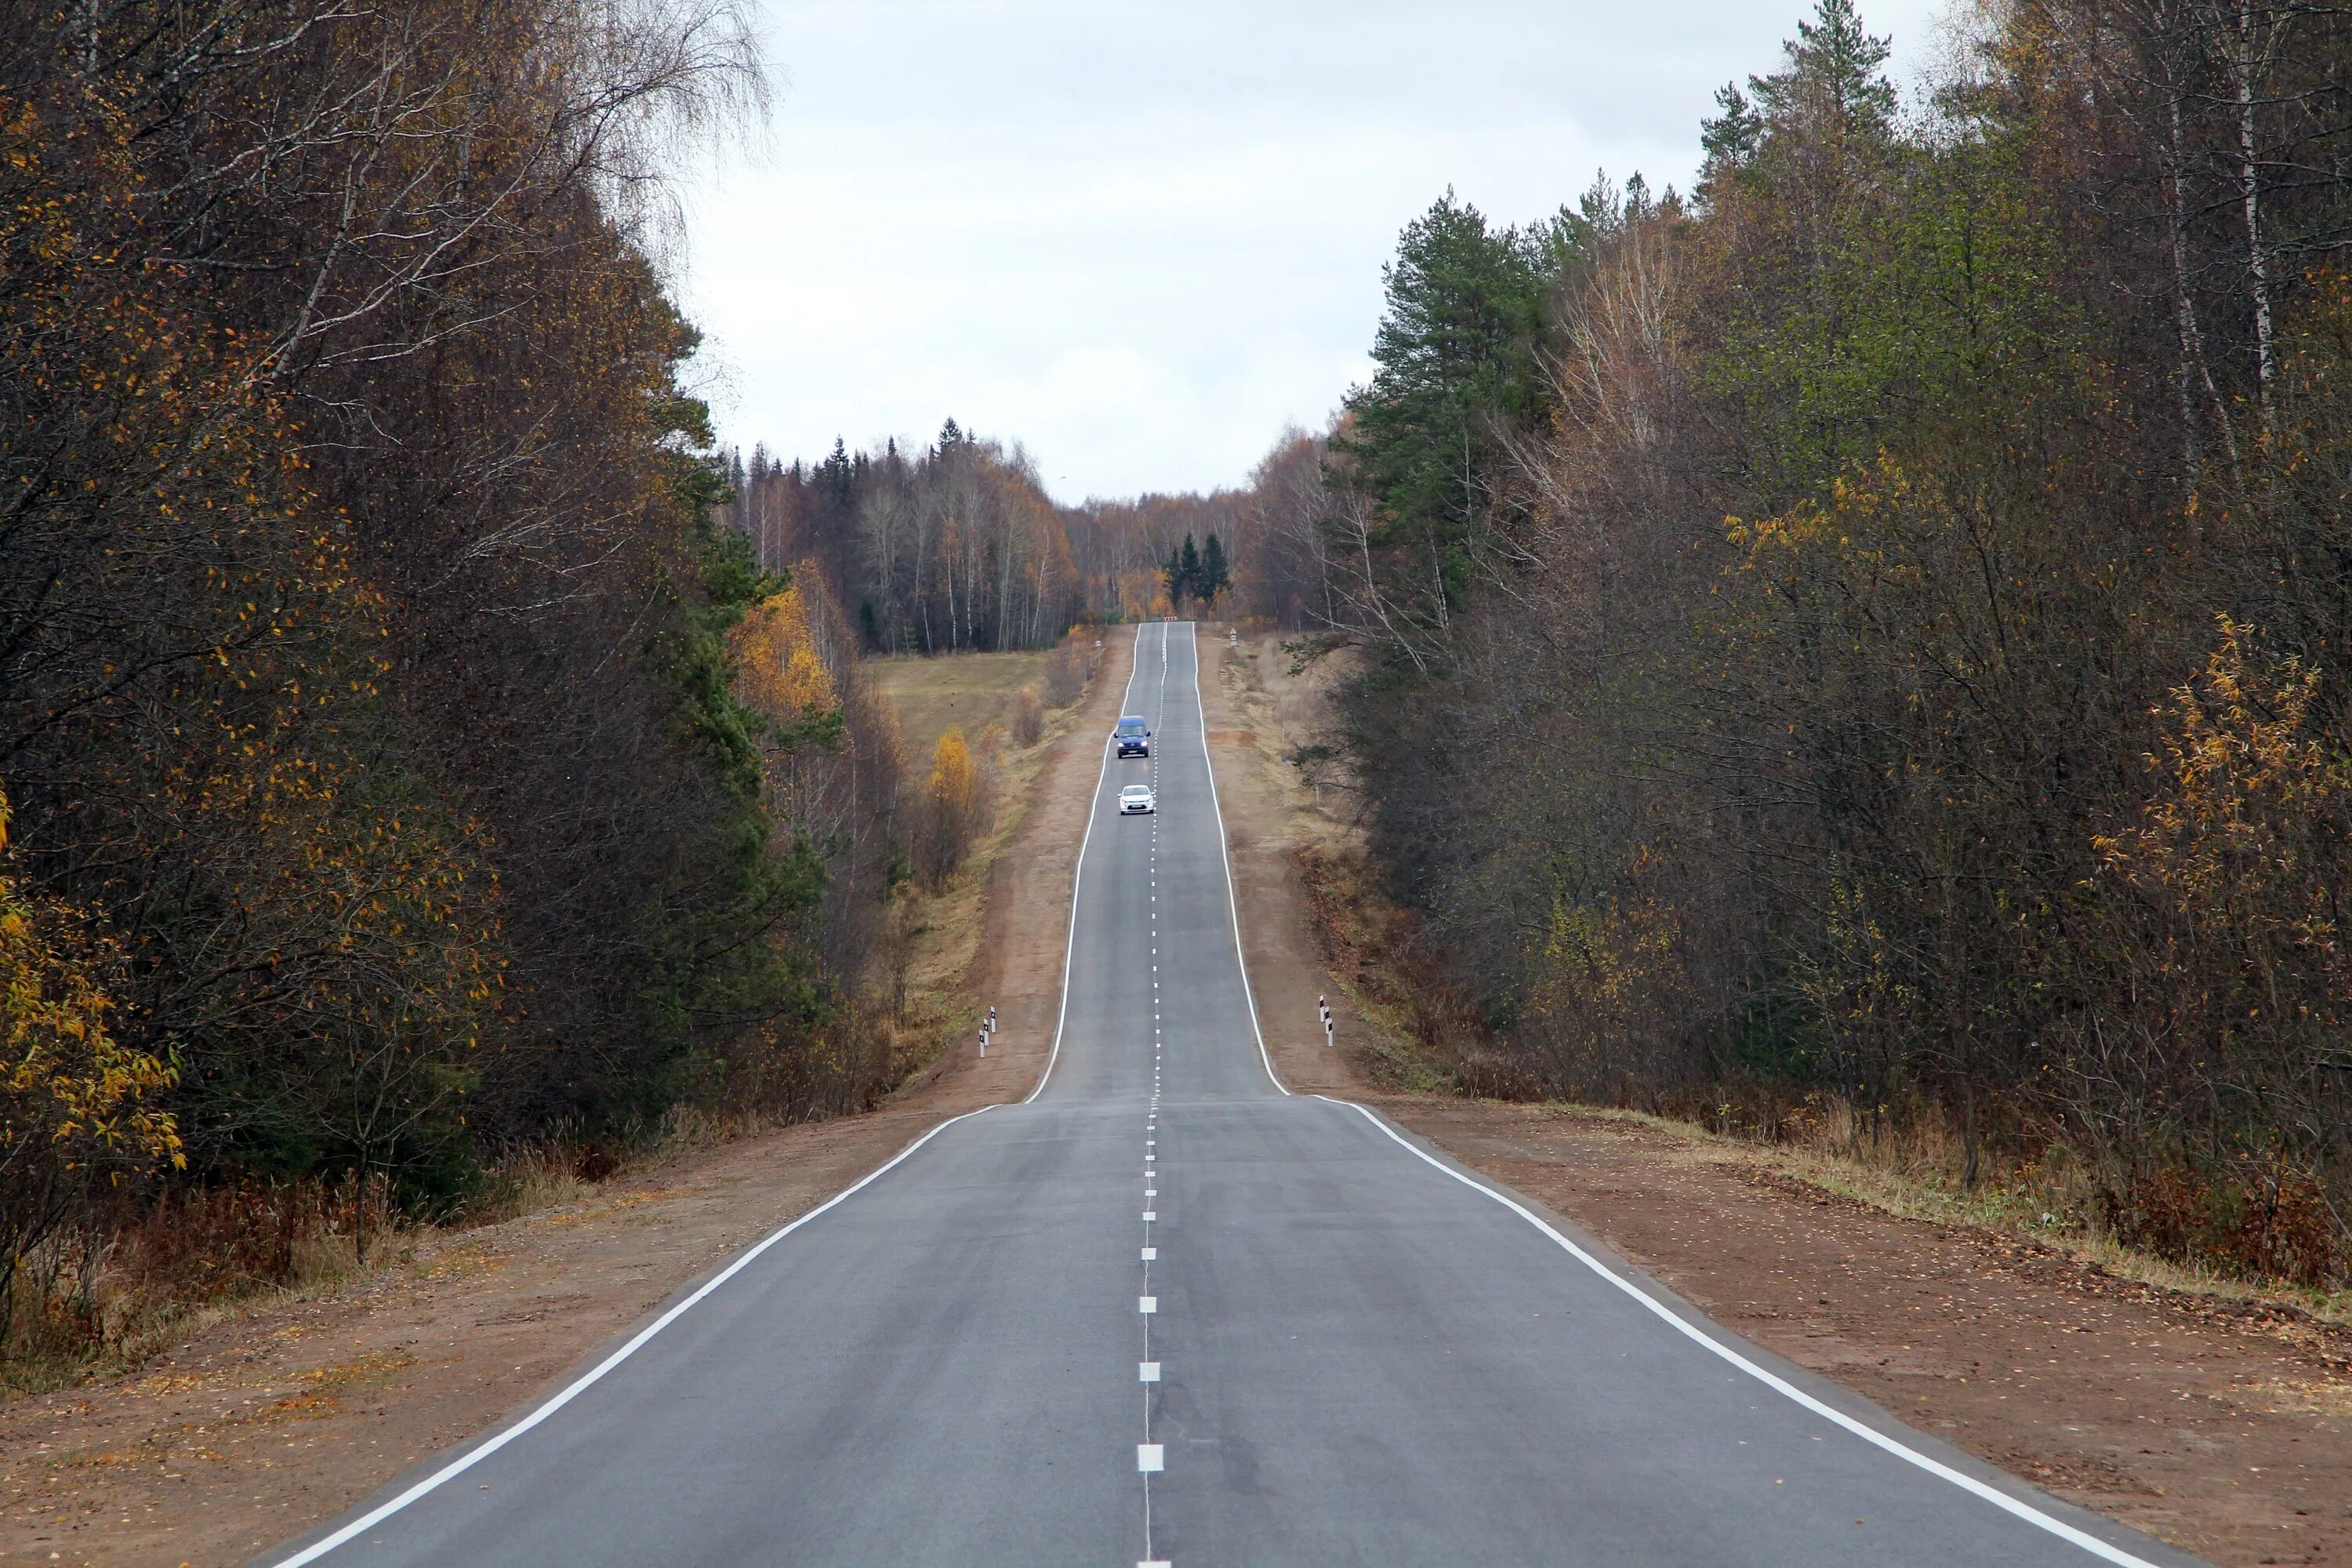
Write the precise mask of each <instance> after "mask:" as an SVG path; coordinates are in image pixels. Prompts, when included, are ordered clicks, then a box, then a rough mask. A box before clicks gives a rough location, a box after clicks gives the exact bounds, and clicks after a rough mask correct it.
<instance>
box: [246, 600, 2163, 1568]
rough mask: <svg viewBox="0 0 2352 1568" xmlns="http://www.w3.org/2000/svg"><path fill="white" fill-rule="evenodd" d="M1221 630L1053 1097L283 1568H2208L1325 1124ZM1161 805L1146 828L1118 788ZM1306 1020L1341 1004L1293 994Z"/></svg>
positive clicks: (1148, 673) (663, 1326)
mask: <svg viewBox="0 0 2352 1568" xmlns="http://www.w3.org/2000/svg"><path fill="white" fill-rule="evenodd" d="M1194 668H1195V665H1194V650H1193V645H1192V628H1191V627H1190V626H1147V627H1145V628H1143V629H1142V631H1141V632H1140V633H1139V637H1138V652H1137V659H1136V668H1135V671H1134V677H1133V679H1132V681H1131V684H1130V686H1129V693H1128V698H1127V703H1126V711H1128V712H1131V713H1142V714H1144V715H1146V716H1147V717H1149V718H1150V720H1151V721H1152V729H1153V731H1154V737H1153V741H1154V743H1153V756H1152V758H1151V759H1150V761H1149V762H1148V763H1147V762H1141V761H1129V762H1123V763H1122V762H1113V761H1109V760H1108V758H1107V759H1106V761H1105V763H1104V768H1103V776H1102V781H1101V784H1100V785H1099V787H1098V788H1097V791H1096V795H1095V801H1094V807H1093V810H1094V817H1093V820H1092V823H1091V825H1090V826H1089V827H1088V830H1087V833H1088V837H1087V844H1086V847H1085V850H1084V851H1083V854H1082V856H1081V862H1080V871H1079V879H1078V888H1077V892H1076V909H1075V912H1074V918H1073V921H1072V931H1071V939H1070V952H1069V962H1068V973H1067V978H1066V995H1065V1000H1064V1019H1063V1026H1062V1028H1061V1031H1060V1034H1059V1037H1058V1041H1057V1044H1056V1047H1055V1057H1054V1061H1053V1065H1052V1067H1051V1068H1049V1070H1048V1073H1047V1076H1046V1079H1045V1082H1044V1084H1043V1085H1042V1086H1041V1088H1040V1089H1039V1091H1038V1092H1037V1094H1036V1095H1035V1096H1034V1097H1033V1098H1032V1099H1031V1100H1029V1101H1028V1102H1026V1103H1024V1104H1022V1105H1018V1106H1006V1107H998V1108H995V1109H992V1110H987V1111H982V1112H979V1113H976V1114H974V1115H971V1116H968V1117H963V1118H961V1119H959V1120H957V1121H952V1122H950V1123H948V1124H946V1125H945V1126H944V1127H943V1128H941V1129H940V1130H938V1131H935V1132H934V1133H933V1134H932V1135H930V1136H929V1138H927V1139H926V1140H924V1141H923V1142H920V1143H919V1145H917V1146H916V1147H914V1148H913V1149H912V1150H910V1151H909V1152H908V1153H906V1154H904V1155H902V1156H901V1157H900V1158H899V1159H898V1161H897V1162H896V1163H893V1164H892V1165H890V1166H887V1167H885V1168H884V1169H883V1170H882V1171H880V1172H878V1173H877V1174H876V1175H875V1176H873V1177H870V1178H868V1179H867V1181H866V1182H865V1183H863V1184H860V1185H859V1186H857V1187H855V1188H852V1189H851V1190H850V1191H849V1192H848V1193H847V1194H844V1195H843V1196H842V1197H840V1198H838V1199H836V1200H835V1201H834V1203H833V1204H831V1205H827V1206H825V1207H824V1208H821V1209H820V1210H818V1211H817V1212H815V1213H814V1214H812V1215H809V1216H807V1217H805V1218H803V1220H801V1221H799V1222H796V1223H795V1224H794V1225H793V1226H788V1227H787V1228H786V1229H785V1230H783V1231H780V1232H778V1233H777V1235H776V1236H774V1237H770V1238H768V1240H767V1241H765V1242H763V1243H761V1247H759V1248H755V1249H754V1250H753V1251H752V1252H751V1253H748V1254H746V1255H745V1256H744V1257H743V1258H739V1259H737V1260H736V1261H735V1262H734V1263H733V1264H731V1265H730V1267H729V1268H728V1269H726V1270H722V1271H721V1272H720V1273H719V1275H718V1276H716V1277H714V1278H713V1279H710V1280H707V1281H705V1282H703V1283H702V1284H701V1285H700V1286H698V1288H697V1289H695V1290H694V1291H692V1292H689V1293H688V1295H686V1296H685V1297H683V1298H682V1299H681V1300H679V1301H678V1302H677V1303H675V1304H673V1305H672V1306H671V1307H670V1308H669V1309H668V1310H667V1312H666V1313H665V1314H664V1315H663V1316H662V1317H661V1318H659V1319H657V1320H656V1321H655V1322H653V1323H652V1324H649V1325H647V1326H646V1328H645V1329H643V1330H641V1331H638V1332H637V1334H635V1336H633V1337H632V1338H631V1339H629V1340H627V1341H625V1342H622V1343H619V1344H616V1345H615V1346H614V1347H613V1348H612V1349H611V1350H610V1351H608V1352H605V1353H604V1355H602V1356H600V1357H599V1358H598V1360H597V1361H596V1362H594V1363H591V1364H590V1365H588V1366H586V1367H583V1369H582V1372H581V1374H580V1377H579V1379H578V1380H577V1381H575V1382H573V1383H572V1384H569V1385H568V1386H567V1387H566V1388H565V1389H564V1390H563V1391H562V1392H561V1393H559V1394H556V1395H555V1396H554V1397H553V1398H552V1399H551V1401H549V1402H548V1403H546V1404H543V1405H540V1406H537V1407H535V1408H534V1409H532V1410H530V1411H526V1412H524V1413H522V1414H521V1415H520V1416H519V1417H518V1418H517V1420H516V1421H515V1422H513V1423H511V1424H509V1426H506V1427H504V1428H502V1429H501V1430H499V1431H498V1432H496V1433H493V1434H490V1435H488V1436H486V1437H484V1438H483V1439H481V1440H479V1441H478V1442H476V1443H474V1444H471V1445H468V1446H467V1447H465V1448H461V1449H458V1450H456V1451H454V1452H453V1453H451V1454H449V1455H446V1456H444V1457H443V1458H438V1459H436V1460H434V1461H432V1462H430V1463H429V1464H427V1465H425V1466H424V1467H421V1468H419V1469H418V1470H416V1471H415V1472H414V1473H413V1474H411V1475H410V1476H407V1477H404V1478H403V1479H401V1480H399V1481H396V1482H394V1484H393V1485H392V1486H391V1487H389V1488H387V1489H385V1490H384V1491H383V1493H382V1494H380V1495H379V1496H378V1497H377V1498H376V1499H374V1500H372V1501H371V1502H370V1503H369V1504H367V1505H365V1506H363V1507H362V1509H360V1510H355V1512H354V1513H353V1514H352V1515H351V1516H349V1517H348V1518H346V1519H345V1520H342V1521H336V1522H335V1523H334V1524H332V1525H330V1526H327V1527H324V1528H322V1529H321V1530H320V1531H317V1532H315V1533H314V1534H313V1535H312V1536H310V1537H308V1538H305V1540H304V1541H302V1542H294V1543H290V1544H289V1546H287V1547H283V1548H280V1549H278V1551H275V1552H271V1553H269V1554H268V1556H267V1557H266V1558H264V1559H263V1561H264V1562H268V1563H285V1564H295V1563H309V1562H314V1561H321V1560H323V1561H325V1562H328V1563H333V1564H343V1563H351V1564H355V1565H356V1564H370V1565H377V1564H420V1565H421V1564H435V1565H441V1564H468V1565H482V1568H490V1565H500V1564H513V1565H519V1568H520V1565H530V1568H555V1565H559V1564H561V1565H564V1568H588V1565H602V1564H614V1565H619V1564H630V1565H636V1564H644V1563H664V1564H691V1565H701V1564H710V1565H718V1564H729V1565H732V1564H810V1565H832V1564H860V1565H873V1568H904V1565H908V1564H932V1563H938V1564H971V1563H980V1564H1055V1565H1059V1564H1071V1565H1074V1568H1075V1565H1081V1564H1083V1565H1088V1568H1123V1565H1124V1564H1127V1563H1147V1562H1154V1561H1157V1562H1167V1563H1173V1564H1177V1565H1180V1568H1208V1565H1219V1568H1223V1565H1241V1564H1255V1565H1272V1564H1318V1565H1320V1564H1339V1563H1365V1564H1374V1563H1377V1564H1381V1565H1383V1568H1386V1565H1391V1564H1398V1563H1407V1564H1520V1563H1525V1564H1569V1563H1573V1564H1604V1563H1606V1564H1616V1563H1623V1564H1640V1565H1643V1568H1659V1565H1678V1564H1688V1565H1694V1568H1696V1565H1702V1564H1705V1565H1717V1564H1725V1565H1728V1564H1759V1565H1762V1564H1772V1565H1790V1564H1805V1565H1829V1564H1856V1565H1861V1564H1872V1565H1877V1564H1891V1563H1916V1564H1923V1565H1927V1564H1933V1565H1936V1568H1956V1565H1961V1564H2026V1563H2032V1564H2062V1563H2063V1564H2074V1563H2100V1562H2105V1563H2125V1564H2129V1563H2140V1562H2147V1563H2186V1562H2189V1561H2190V1560H2189V1559H2188V1558H2186V1557H2184V1556H2182V1555H2180V1554H2179V1553H2177V1552H2170V1551H2168V1550H2167V1549H2165V1548H2163V1547H2160V1546H2158V1545H2156V1544H2155V1543H2153V1542H2148V1541H2147V1540H2146V1539H2145V1538H2143V1537H2139V1536H2136V1535H2134V1534H2133V1533H2131V1532H2130V1531H2125V1530H2122V1529H2120V1528H2118V1527H2116V1526H2115V1525H2112V1524H2110V1523H2107V1522H2105V1521H2101V1520H2098V1519H2095V1517H2093V1516H2091V1515H2088V1514H2085V1513H2082V1512H2080V1511H2078V1510H2074V1509H2071V1508H2068V1507H2066V1506H2065V1505H2063V1504H2062V1503H2059V1502H2056V1501H2054V1500H2052V1499H2050V1498H2047V1497H2045V1496H2043V1495H2042V1494H2041V1493H2039V1492H2036V1491H2034V1490H2033V1489H2031V1488H2028V1487H2026V1486H2024V1485H2023V1484H2022V1483H2021V1482H2018V1481H2015V1480H2013V1479H2009V1478H2007V1477H2003V1476H2000V1475H1999V1474H1998V1473H1997V1472H1994V1471H1991V1470H1989V1469H1987V1468H1984V1467H1982V1466H1980V1465H1978V1464H1977V1463H1975V1462H1974V1461H1972V1460H1969V1459H1967V1458H1963V1457H1962V1456H1960V1455H1958V1454H1957V1453H1956V1452H1954V1451H1952V1450H1949V1449H1948V1448H1945V1447H1941V1446H1939V1445H1937V1444H1936V1443H1934V1442H1933V1441H1932V1440H1930V1439H1928V1438H1927V1437H1924V1436H1920V1435H1918V1434H1916V1433H1913V1432H1911V1431H1909V1430H1908V1429H1907V1428H1905V1427H1903V1426H1900V1425H1899V1424H1897V1423H1895V1421H1893V1420H1892V1419H1891V1418H1889V1417H1887V1416H1886V1415H1884V1414H1883V1413H1881V1412H1879V1411H1877V1410H1875V1409H1874V1407H1872V1406H1870V1405H1866V1404H1864V1402H1862V1401H1859V1400H1857V1399H1854V1398H1853V1397H1852V1396H1851V1395H1848V1394H1844V1393H1843V1392H1841V1391H1839V1390H1837V1389H1835V1388H1834V1387H1832V1386H1831V1385H1829V1384H1825V1383H1822V1382H1820V1381H1818V1380H1815V1379H1812V1378H1811V1377H1810V1376H1808V1375H1807V1374H1805V1373H1801V1372H1798V1371H1796V1370H1794V1369H1792V1368H1790V1367H1789V1366H1787V1365H1786V1364H1785V1363H1780V1362H1778V1361H1776V1360H1774V1359H1773V1358H1772V1357H1770V1356H1769V1355H1768V1354H1766V1353H1765V1352H1761V1351H1759V1350H1757V1349H1755V1348H1753V1347H1751V1346H1748V1345H1747V1344H1746V1343H1744V1342H1741V1341H1738V1339H1736V1338H1734V1337H1733V1336H1731V1335H1728V1334H1727V1333H1725V1332H1723V1331H1721V1330H1719V1329H1717V1328H1715V1327H1714V1326H1713V1325H1711V1324H1708V1323H1707V1322H1706V1321H1705V1320H1704V1319H1703V1318H1701V1317H1699V1316H1698V1314H1697V1313H1696V1311H1694V1310H1691V1309H1689V1308H1688V1307H1687V1306H1685V1305H1684V1304H1682V1303H1680V1302H1678V1301H1676V1300H1675V1299H1674V1298H1672V1297H1671V1296H1669V1295H1668V1294H1667V1293H1666V1292H1664V1290H1662V1289H1659V1288H1658V1287H1657V1286H1656V1285H1654V1283H1652V1282H1650V1281H1648V1280H1647V1279H1644V1278H1643V1277H1642V1276H1640V1275H1639V1274H1638V1273H1636V1272H1634V1271H1633V1270H1631V1269H1629V1268H1625V1267H1624V1266H1623V1265H1622V1264H1621V1263H1619V1262H1617V1261H1616V1260H1614V1259H1612V1258H1609V1257H1608V1256H1606V1255H1605V1254H1603V1253H1602V1252H1601V1251H1600V1249H1599V1248H1597V1247H1594V1246H1593V1245H1592V1244H1591V1243H1590V1242H1589V1241H1585V1240H1583V1239H1582V1238H1581V1237H1578V1236H1577V1235H1576V1234H1575V1233H1574V1232H1573V1231H1571V1230H1570V1228H1569V1227H1568V1226H1566V1225H1565V1224H1564V1223H1563V1222H1561V1221H1559V1220H1558V1219H1556V1218H1554V1217H1553V1216H1550V1215H1545V1214H1543V1213H1542V1212H1541V1211H1540V1210H1538V1209H1537V1208H1536V1207H1535V1206H1534V1205H1532V1204H1529V1203H1528V1202H1527V1201H1526V1200H1524V1199H1520V1198H1518V1197H1517V1196H1516V1195H1515V1194H1510V1193H1508V1192H1507V1190H1504V1189H1500V1188H1496V1187H1493V1186H1491V1185H1489V1184H1485V1183H1484V1182H1483V1181H1481V1180H1479V1179H1476V1178H1474V1177H1472V1176H1470V1175H1469V1174H1468V1173H1465V1172H1463V1171H1461V1170H1460V1169H1459V1168H1458V1167H1456V1166H1454V1164H1453V1163H1451V1162H1449V1161H1447V1160H1445V1159H1444V1157H1443V1156H1441V1155H1438V1154H1436V1153H1434V1152H1432V1151H1429V1150H1427V1149H1426V1148H1425V1146H1423V1145H1422V1144H1421V1143H1420V1142H1418V1141H1416V1140H1413V1139H1412V1138H1410V1137H1409V1136H1407V1135H1405V1134H1402V1133H1401V1132H1398V1131H1394V1130H1393V1129H1391V1127H1390V1126H1389V1125H1388V1124H1387V1123H1386V1122H1384V1121H1381V1120H1379V1119H1378V1118H1376V1117H1375V1116H1373V1115H1372V1114H1371V1113H1370V1112H1368V1111H1365V1110H1360V1109H1358V1108H1356V1107H1353V1106H1349V1105H1345V1104H1341V1103H1339V1102H1338V1101H1334V1100H1324V1099H1320V1098H1315V1097H1305V1096H1293V1095H1290V1094H1288V1093H1286V1091H1285V1090H1284V1089H1282V1087H1281V1086H1280V1085H1279V1084H1278V1083H1277V1082H1276V1079H1275V1078H1274V1074H1273V1071H1272V1068H1271V1067H1270V1065H1269V1063H1268V1061H1267V1059H1266V1057H1265V1051H1264V1047H1263V1046H1262V1044H1261V1042H1260V1040H1259V1037H1258V1035H1257V1030H1256V1026H1255V1017H1254V1014H1253V1010H1252V1009H1253V1003H1252V998H1251V994H1250V991H1249V987H1248V984H1247V981H1246V979H1245V977H1244V972H1243V967H1242V961H1241V956H1240V952H1239V947H1238V943H1237V942H1236V940H1235V931H1234V902H1233V898H1232V892H1231V886H1232V884H1231V880H1230V877H1229V874H1228V868H1227V865H1226V860H1225V855H1224V839H1223V826H1222V823H1221V820H1220V817H1219V815H1218V811H1217V807H1216V804H1215V798H1214V795H1213V786H1212V782H1211V778H1210V773H1209V764H1208V753H1207V750H1206V746H1205V737H1204V736H1203V734H1202V727H1201V710H1200V705H1199V701H1198V699H1197V695H1196V689H1195V684H1194ZM1139 779H1148V780H1150V782H1151V783H1153V784H1156V785H1157V786H1158V789H1159V795H1160V811H1159V814H1158V815H1157V816H1137V817H1120V816H1117V815H1116V811H1117V807H1116V804H1115V803H1116V797H1117V795H1118V788H1119V786H1120V785H1121V784H1130V783H1134V782H1137V781H1138V780H1139ZM1258 1000H1259V1003H1260V1004H1261V1005H1283V1006H1287V1007H1294V1008H1297V1007H1311V1006H1312V1005H1313V1003H1312V999H1311V998H1304V997H1285V998H1260V999H1258Z"/></svg>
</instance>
